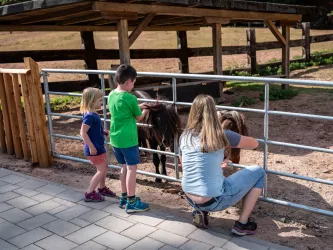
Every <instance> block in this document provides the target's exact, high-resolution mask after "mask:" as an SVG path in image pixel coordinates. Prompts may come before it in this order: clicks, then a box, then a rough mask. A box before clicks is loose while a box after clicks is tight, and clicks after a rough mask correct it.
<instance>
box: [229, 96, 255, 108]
mask: <svg viewBox="0 0 333 250" xmlns="http://www.w3.org/2000/svg"><path fill="white" fill-rule="evenodd" d="M255 103H257V100H256V99H254V98H249V97H247V96H241V97H240V98H239V99H237V100H236V101H234V102H233V103H231V105H232V106H234V107H244V106H248V105H252V104H255Z"/></svg>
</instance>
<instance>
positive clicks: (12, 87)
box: [0, 58, 51, 167]
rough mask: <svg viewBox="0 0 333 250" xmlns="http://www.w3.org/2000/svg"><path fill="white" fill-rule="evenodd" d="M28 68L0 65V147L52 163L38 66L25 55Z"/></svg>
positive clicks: (16, 154)
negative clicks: (3, 66)
mask: <svg viewBox="0 0 333 250" xmlns="http://www.w3.org/2000/svg"><path fill="white" fill-rule="evenodd" d="M24 63H25V66H26V68H27V69H0V104H1V110H0V148H1V151H2V152H3V153H7V154H10V155H15V156H16V158H17V159H21V158H24V160H26V161H30V160H31V161H32V163H38V164H39V165H40V166H41V167H49V166H51V152H50V143H49V140H50V137H49V134H48V131H47V128H46V117H45V110H44V100H43V95H42V89H41V84H40V76H39V68H38V65H37V63H36V62H34V61H33V60H32V59H31V58H25V59H24Z"/></svg>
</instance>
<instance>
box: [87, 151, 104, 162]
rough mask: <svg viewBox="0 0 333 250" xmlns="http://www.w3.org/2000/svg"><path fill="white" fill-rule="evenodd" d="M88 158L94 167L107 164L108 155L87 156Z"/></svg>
mask: <svg viewBox="0 0 333 250" xmlns="http://www.w3.org/2000/svg"><path fill="white" fill-rule="evenodd" d="M87 158H88V160H89V161H90V163H91V164H93V165H101V164H102V163H105V164H106V153H104V154H101V155H93V156H87Z"/></svg>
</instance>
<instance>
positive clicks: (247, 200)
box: [238, 188, 262, 223]
mask: <svg viewBox="0 0 333 250" xmlns="http://www.w3.org/2000/svg"><path fill="white" fill-rule="evenodd" d="M261 192H262V189H261V188H252V189H251V190H250V191H249V192H248V193H247V194H246V195H245V196H244V198H243V207H242V211H241V214H240V216H239V220H238V221H239V222H241V223H247V221H248V219H249V217H250V214H251V212H252V210H253V208H254V205H255V204H256V202H257V200H258V198H259V196H260V194H261Z"/></svg>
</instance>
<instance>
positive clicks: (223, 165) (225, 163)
mask: <svg viewBox="0 0 333 250" xmlns="http://www.w3.org/2000/svg"><path fill="white" fill-rule="evenodd" d="M228 163H232V162H231V161H230V160H225V161H224V162H222V164H221V168H226V167H228Z"/></svg>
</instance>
